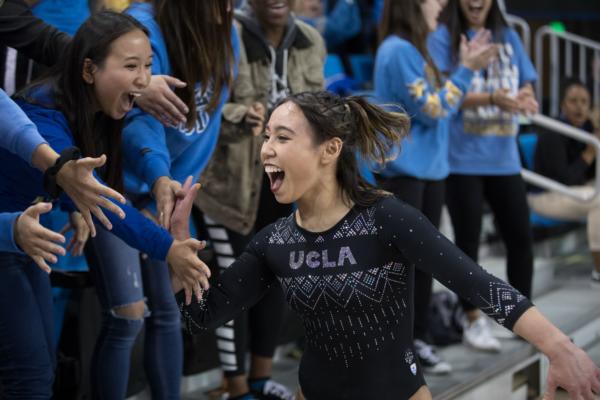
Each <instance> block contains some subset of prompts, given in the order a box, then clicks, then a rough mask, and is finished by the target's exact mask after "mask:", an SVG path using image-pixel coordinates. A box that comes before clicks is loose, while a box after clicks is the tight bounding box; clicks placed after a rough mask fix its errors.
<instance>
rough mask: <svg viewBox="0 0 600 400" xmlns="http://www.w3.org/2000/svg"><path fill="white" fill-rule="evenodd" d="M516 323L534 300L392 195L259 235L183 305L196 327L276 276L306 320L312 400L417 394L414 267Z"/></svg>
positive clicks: (256, 293)
mask: <svg viewBox="0 0 600 400" xmlns="http://www.w3.org/2000/svg"><path fill="white" fill-rule="evenodd" d="M415 267H416V268H419V269H421V270H423V271H426V272H428V273H431V274H432V275H433V276H434V277H435V278H436V279H437V280H439V281H440V282H441V283H443V284H444V285H446V286H448V287H449V288H450V289H452V290H454V291H456V292H457V293H458V294H460V295H461V296H463V297H464V298H466V299H468V300H469V301H471V302H472V303H474V304H476V305H477V306H478V307H480V308H481V310H483V311H484V312H486V313H487V314H488V315H490V316H491V317H493V318H494V319H495V320H496V321H497V322H498V323H500V324H502V325H504V326H506V327H507V328H509V329H510V328H512V326H513V325H514V323H515V321H516V320H517V319H518V318H519V316H520V315H521V314H522V313H523V312H525V310H527V309H528V308H529V307H531V303H530V302H529V300H528V299H527V298H525V297H524V296H522V295H521V294H520V293H519V292H518V291H516V290H515V289H514V288H513V287H511V286H510V285H509V284H507V283H505V282H503V281H501V280H499V279H498V278H496V277H494V276H492V275H490V274H489V273H487V272H486V271H485V270H484V269H483V268H481V267H480V266H478V265H477V264H475V263H474V262H473V261H471V260H470V259H469V258H468V257H467V256H465V255H464V254H463V253H462V252H461V251H460V250H459V249H458V248H457V247H456V246H454V244H452V243H451V242H450V241H449V240H448V239H446V238H445V237H444V236H443V235H442V234H440V233H439V232H438V230H436V229H435V228H434V227H433V226H432V225H431V224H430V223H429V222H428V221H427V219H426V218H425V217H424V216H423V215H422V214H421V213H420V212H418V211H417V210H415V209H414V208H412V207H410V206H409V205H406V204H404V203H403V202H401V201H399V200H397V199H395V198H393V197H385V198H383V199H381V200H380V201H378V202H377V203H376V204H375V205H373V206H372V207H368V208H364V207H359V206H355V207H354V208H353V209H352V210H350V211H349V212H348V214H347V215H346V216H345V217H344V218H343V219H342V220H341V221H339V222H338V223H337V224H336V225H335V226H334V227H333V228H331V229H329V230H327V231H325V232H320V233H313V232H309V231H306V230H304V229H302V228H301V227H299V226H298V225H297V224H296V221H295V218H294V216H293V214H292V215H291V216H289V217H287V218H283V219H280V220H279V221H277V222H276V223H274V224H272V225H270V226H268V227H267V228H265V229H263V230H262V231H261V232H260V233H259V234H257V235H256V236H255V237H254V239H253V240H252V242H251V243H250V245H249V246H248V248H247V249H246V251H245V252H244V253H243V254H242V255H241V256H240V257H239V259H238V260H237V261H236V262H235V263H234V264H233V265H232V266H231V267H230V268H229V269H228V270H227V271H226V272H225V273H223V274H222V275H221V276H220V277H219V279H218V281H217V283H216V284H214V285H213V286H212V288H211V289H210V290H209V291H208V292H207V293H206V294H205V295H204V297H203V300H202V301H201V302H200V303H198V302H195V301H194V302H193V303H192V305H190V306H184V305H183V295H182V293H179V294H178V295H177V297H178V302H179V304H180V308H181V311H182V314H183V317H184V321H185V325H186V327H187V329H188V330H190V331H192V332H194V331H197V330H200V329H211V328H214V327H217V326H219V325H221V324H222V323H224V322H226V321H228V320H229V319H231V318H232V317H233V316H234V315H235V314H236V312H238V311H239V310H240V309H244V308H247V307H249V306H251V305H252V304H254V303H255V302H256V301H257V300H258V299H259V298H260V296H261V295H262V293H263V292H264V291H265V290H266V289H267V288H268V287H270V285H271V284H272V283H273V282H274V280H275V279H278V280H279V281H280V282H281V286H282V288H283V290H284V293H285V296H286V299H287V301H288V303H289V304H290V306H291V307H292V309H294V310H295V311H296V312H298V313H299V314H300V316H301V318H302V320H303V322H304V327H305V330H306V339H307V347H306V351H305V353H304V355H303V357H302V361H301V364H300V372H299V375H300V376H299V380H300V386H301V387H302V391H303V392H304V395H305V396H306V398H307V399H308V400H319V399H324V400H325V399H326V400H332V399H357V400H359V399H360V400H365V399H378V400H384V399H394V400H397V399H407V398H409V397H410V396H411V395H412V394H414V393H415V392H416V391H417V390H418V388H419V387H421V386H422V385H423V384H425V381H424V379H423V375H422V371H421V368H420V367H419V365H418V363H417V359H416V357H415V351H414V349H413V338H412V332H413V328H412V324H413V304H412V299H413V298H414V297H413V293H412V291H413V274H414V268H415Z"/></svg>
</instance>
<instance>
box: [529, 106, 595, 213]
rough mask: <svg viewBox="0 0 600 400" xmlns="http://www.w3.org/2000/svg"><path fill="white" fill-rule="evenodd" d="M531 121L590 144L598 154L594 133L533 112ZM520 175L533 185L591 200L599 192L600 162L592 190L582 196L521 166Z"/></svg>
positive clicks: (583, 199)
mask: <svg viewBox="0 0 600 400" xmlns="http://www.w3.org/2000/svg"><path fill="white" fill-rule="evenodd" d="M531 122H532V123H533V124H534V125H537V126H541V127H542V128H546V129H548V130H550V131H553V132H557V133H559V134H561V135H564V136H568V137H570V138H573V139H575V140H579V141H581V142H584V143H587V144H591V145H592V146H594V148H595V149H596V154H600V140H598V138H597V137H596V136H595V135H590V134H589V133H588V132H586V131H583V130H581V129H577V128H575V127H573V126H571V125H567V124H565V123H563V122H560V121H558V120H555V119H553V118H549V117H546V116H544V115H542V114H535V115H533V116H532V117H531ZM521 176H522V177H523V179H524V180H525V181H526V182H528V183H530V184H532V185H535V186H539V187H541V188H544V189H547V190H552V191H556V192H560V193H562V194H565V195H567V196H569V197H572V198H574V199H576V200H579V201H583V202H590V201H592V200H593V199H594V198H595V197H596V196H597V195H598V194H599V193H600V162H596V180H595V184H594V192H593V193H592V194H591V195H590V196H584V195H582V194H581V193H578V192H575V191H573V190H572V189H571V188H569V186H567V185H563V184H562V183H560V182H557V181H555V180H552V179H550V178H547V177H545V176H543V175H540V174H538V173H536V172H533V171H530V170H528V169H525V168H523V169H522V170H521Z"/></svg>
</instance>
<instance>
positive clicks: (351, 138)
mask: <svg viewBox="0 0 600 400" xmlns="http://www.w3.org/2000/svg"><path fill="white" fill-rule="evenodd" d="M288 102H289V103H294V104H295V105H297V106H298V107H299V108H300V110H301V111H302V113H303V114H304V116H305V117H306V119H307V120H308V122H309V124H310V126H311V127H312V129H313V131H314V135H315V143H316V144H317V145H319V144H321V143H323V142H325V141H326V140H329V139H332V138H334V137H338V138H340V139H341V140H342V142H343V147H342V152H341V154H340V158H339V160H338V163H337V168H336V178H337V181H338V183H339V185H340V188H341V190H342V195H343V198H344V200H345V201H347V202H348V204H349V203H350V202H352V203H354V204H358V205H361V206H366V207H368V206H371V205H372V204H373V203H374V202H375V201H377V200H378V199H379V198H381V197H382V196H385V195H388V193H386V192H384V191H382V190H378V189H377V188H375V187H373V186H372V185H370V184H369V183H368V182H367V181H366V180H365V179H364V178H363V177H362V176H361V174H360V171H359V166H358V161H357V156H359V157H361V158H362V159H363V160H364V161H365V162H368V163H373V162H376V163H379V164H383V163H385V162H386V161H387V160H388V159H389V157H390V154H391V152H392V150H393V149H394V148H395V147H396V145H397V144H398V143H399V142H400V141H401V139H402V138H403V137H404V136H406V135H407V134H408V131H409V129H410V118H409V117H408V116H407V115H406V114H405V113H402V112H394V111H387V110H385V109H383V108H382V107H379V106H376V105H374V104H371V103H370V102H369V101H367V100H366V98H364V97H362V96H349V97H340V96H338V95H336V94H333V93H331V92H327V91H322V92H302V93H297V94H293V95H291V96H289V97H287V98H285V99H283V100H281V101H280V102H279V103H278V104H277V105H276V106H275V107H274V108H273V109H275V108H277V107H278V106H279V105H282V104H285V103H288Z"/></svg>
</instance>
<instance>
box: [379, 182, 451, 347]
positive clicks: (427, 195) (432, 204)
mask: <svg viewBox="0 0 600 400" xmlns="http://www.w3.org/2000/svg"><path fill="white" fill-rule="evenodd" d="M377 183H378V184H379V185H380V186H381V188H383V189H384V190H387V191H388V192H391V193H393V194H394V195H395V196H396V197H398V198H399V199H401V200H403V201H405V202H406V203H408V204H410V205H411V206H413V207H415V208H417V209H418V210H420V211H421V212H422V213H423V214H424V215H425V216H426V217H427V218H428V219H429V221H430V222H431V223H432V224H433V225H434V226H435V227H436V228H437V227H439V226H440V218H441V215H442V206H443V205H444V181H443V180H439V181H428V180H422V179H416V178H411V177H408V176H402V177H395V178H384V177H382V176H380V175H377ZM432 283H433V278H432V277H431V275H430V274H427V273H425V272H422V271H420V270H415V290H414V293H415V294H414V300H415V301H414V307H415V309H414V316H415V325H414V337H415V338H416V339H421V340H424V341H426V342H430V340H429V338H428V336H429V332H428V331H429V327H428V324H427V321H428V316H429V303H430V302H431V290H432Z"/></svg>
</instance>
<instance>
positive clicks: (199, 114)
mask: <svg viewBox="0 0 600 400" xmlns="http://www.w3.org/2000/svg"><path fill="white" fill-rule="evenodd" d="M213 95H214V90H213V86H212V84H210V85H208V87H207V88H206V91H204V92H203V91H202V88H201V87H200V85H197V86H196V91H195V98H196V123H195V125H194V127H193V128H192V129H187V127H186V124H184V123H179V125H177V130H179V131H180V132H182V133H183V134H184V135H186V136H191V135H194V134H196V135H199V134H201V133H203V132H204V131H205V130H206V128H207V127H208V124H209V123H210V114H209V113H208V112H206V107H207V106H208V102H209V101H210V99H211V98H212V96H213Z"/></svg>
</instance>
